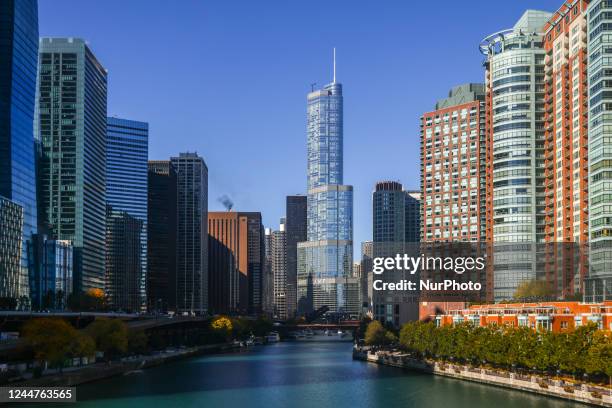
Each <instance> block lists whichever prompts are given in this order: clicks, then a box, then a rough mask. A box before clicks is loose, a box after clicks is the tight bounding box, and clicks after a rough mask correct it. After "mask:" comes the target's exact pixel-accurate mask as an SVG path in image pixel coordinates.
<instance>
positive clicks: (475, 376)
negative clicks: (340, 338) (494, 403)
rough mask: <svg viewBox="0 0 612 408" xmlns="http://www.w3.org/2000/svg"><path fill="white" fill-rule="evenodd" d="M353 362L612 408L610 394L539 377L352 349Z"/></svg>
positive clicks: (606, 390)
mask: <svg viewBox="0 0 612 408" xmlns="http://www.w3.org/2000/svg"><path fill="white" fill-rule="evenodd" d="M353 358H354V359H357V360H363V361H368V362H372V363H377V364H384V365H389V366H393V367H399V368H404V369H409V370H418V371H423V372H427V373H431V374H435V375H443V376H445V377H451V378H456V379H460V380H467V381H474V382H479V383H483V384H488V385H495V386H498V387H504V388H511V389H515V390H520V391H527V392H534V393H537V394H542V395H548V396H551V397H556V398H562V399H566V400H571V401H577V402H582V403H586V404H591V405H597V406H604V407H612V390H611V389H609V388H606V387H601V386H595V385H592V384H579V383H570V382H566V381H563V380H558V379H553V378H550V377H544V376H538V375H531V374H520V373H514V372H508V371H505V370H496V369H492V368H483V367H472V366H469V365H463V364H449V363H445V362H440V361H434V360H420V359H415V358H413V357H411V356H410V355H408V354H403V353H400V352H389V351H377V352H372V351H370V350H367V349H362V348H355V349H353Z"/></svg>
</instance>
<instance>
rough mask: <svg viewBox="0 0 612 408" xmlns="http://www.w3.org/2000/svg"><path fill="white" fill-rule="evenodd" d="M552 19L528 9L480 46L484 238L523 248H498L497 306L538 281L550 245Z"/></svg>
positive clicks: (545, 14)
mask: <svg viewBox="0 0 612 408" xmlns="http://www.w3.org/2000/svg"><path fill="white" fill-rule="evenodd" d="M550 17H551V13H548V12H544V11H536V10H527V11H526V12H525V13H524V14H523V16H522V17H521V18H520V19H519V21H518V22H517V23H516V24H515V25H514V27H513V28H512V29H509V30H504V31H501V32H498V33H495V34H493V35H491V36H489V37H487V38H485V39H484V40H483V41H482V42H481V44H480V50H481V52H482V53H483V54H484V55H485V56H486V61H485V69H486V74H485V79H486V81H485V87H486V103H485V105H486V106H485V109H486V131H487V137H486V143H487V173H486V174H487V177H486V188H487V195H488V196H489V197H492V199H489V200H487V209H486V214H487V215H486V219H487V228H486V240H487V241H489V242H491V241H492V242H495V244H500V243H501V244H506V243H520V244H521V245H522V247H521V248H520V251H518V252H517V251H507V250H505V249H504V247H503V245H502V246H500V245H496V247H495V248H494V256H493V268H494V271H493V279H494V283H493V290H494V295H493V296H494V298H495V299H496V300H501V299H509V298H511V297H512V296H514V293H515V290H516V289H517V287H518V285H519V284H520V283H521V282H523V281H528V280H533V279H536V277H537V276H536V274H537V266H538V262H539V259H538V258H539V254H538V253H537V252H538V250H539V247H538V246H536V244H535V243H538V242H544V239H545V235H546V234H545V228H544V226H545V208H546V201H545V200H546V196H545V188H544V180H545V177H544V171H543V168H544V165H545V160H544V157H545V156H544V144H545V132H544V90H545V85H544V83H545V77H544V64H545V57H546V51H545V50H544V48H543V40H544V34H543V32H542V29H543V27H544V25H545V23H546V22H547V21H548V19H549V18H550ZM529 244H532V245H529ZM514 249H519V248H518V247H516V246H515V247H514Z"/></svg>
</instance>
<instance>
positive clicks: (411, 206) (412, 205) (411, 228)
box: [405, 191, 421, 242]
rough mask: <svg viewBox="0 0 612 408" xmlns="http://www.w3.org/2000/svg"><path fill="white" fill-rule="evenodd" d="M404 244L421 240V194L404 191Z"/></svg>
mask: <svg viewBox="0 0 612 408" xmlns="http://www.w3.org/2000/svg"><path fill="white" fill-rule="evenodd" d="M405 207H406V242H419V241H420V240H421V193H420V192H418V191H406V205H405Z"/></svg>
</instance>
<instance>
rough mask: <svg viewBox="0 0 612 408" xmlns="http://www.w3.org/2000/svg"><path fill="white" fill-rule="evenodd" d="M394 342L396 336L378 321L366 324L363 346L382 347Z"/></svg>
mask: <svg viewBox="0 0 612 408" xmlns="http://www.w3.org/2000/svg"><path fill="white" fill-rule="evenodd" d="M396 341H397V336H396V335H395V334H394V333H393V332H392V331H390V330H387V329H385V328H384V327H383V325H382V324H381V323H380V322H379V321H378V320H374V321H372V322H370V324H368V328H367V329H366V332H365V344H367V345H368V346H384V345H388V344H391V343H395V342H396Z"/></svg>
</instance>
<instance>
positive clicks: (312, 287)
mask: <svg viewBox="0 0 612 408" xmlns="http://www.w3.org/2000/svg"><path fill="white" fill-rule="evenodd" d="M335 76H336V75H335V61H334V80H333V82H332V83H331V84H328V85H326V86H324V87H323V89H320V90H315V91H312V92H310V93H309V94H308V97H307V101H308V110H307V115H308V116H307V118H308V124H307V139H308V177H307V181H308V184H307V185H308V198H307V219H308V222H307V241H306V242H302V243H299V244H298V309H299V310H298V313H307V312H309V311H312V310H316V309H319V308H321V307H323V306H327V307H328V308H329V311H330V312H338V313H349V314H357V313H358V312H359V310H358V309H359V302H358V301H355V299H354V298H355V297H356V298H358V297H359V283H358V281H357V279H356V278H354V277H353V276H352V266H353V187H352V186H347V185H344V184H342V183H343V133H344V132H343V107H342V105H343V98H342V85H341V84H340V83H338V82H336V78H335ZM353 292H354V293H353Z"/></svg>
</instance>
